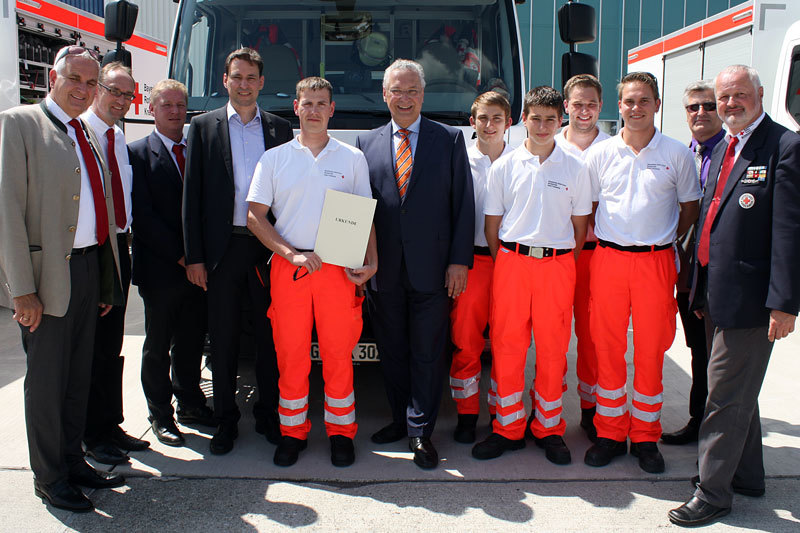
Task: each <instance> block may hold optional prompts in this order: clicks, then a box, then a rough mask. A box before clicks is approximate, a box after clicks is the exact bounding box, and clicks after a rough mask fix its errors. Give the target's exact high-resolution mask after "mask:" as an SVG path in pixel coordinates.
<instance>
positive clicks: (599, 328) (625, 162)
mask: <svg viewBox="0 0 800 533" xmlns="http://www.w3.org/2000/svg"><path fill="white" fill-rule="evenodd" d="M618 92H619V110H620V114H621V115H622V119H623V120H624V121H625V127H624V128H623V129H622V130H621V131H620V133H619V135H617V136H616V137H614V138H612V139H608V140H607V141H604V142H602V143H600V144H598V145H596V146H594V147H592V148H591V149H590V150H589V153H588V154H587V157H586V165H587V168H588V170H589V176H590V178H591V181H592V199H593V200H594V206H595V209H596V214H595V233H596V234H597V238H598V247H597V249H596V250H595V252H594V257H592V266H591V268H592V278H591V282H590V283H591V286H590V291H591V310H590V316H591V319H590V320H591V330H592V340H593V341H594V343H595V349H596V350H597V368H598V380H597V413H596V415H595V417H594V423H595V427H596V428H597V437H598V438H597V441H596V443H595V444H594V445H593V446H592V447H591V448H589V450H588V451H587V452H586V456H585V458H584V462H585V463H586V464H587V465H590V466H605V465H607V464H608V463H609V462H611V460H612V459H613V458H614V457H616V456H618V455H624V454H625V453H626V451H627V439H628V438H629V437H630V439H631V454H632V455H634V456H636V457H638V458H639V466H640V467H641V468H642V470H644V471H645V472H650V473H659V472H663V471H664V458H663V456H662V455H661V452H659V450H658V446H657V445H656V441H658V439H659V437H660V436H661V423H660V421H659V420H660V418H661V405H662V401H663V400H662V393H663V386H662V383H661V374H662V370H663V366H664V352H666V351H667V349H668V348H669V347H670V346H671V345H672V341H673V339H674V338H675V314H676V313H677V310H678V308H677V304H676V302H675V282H676V280H677V271H676V268H675V251H674V250H673V241H675V238H676V234H677V235H678V236H680V235H683V234H684V233H685V232H686V231H687V230H688V229H689V227H690V226H691V225H692V223H694V221H695V220H696V219H697V214H698V211H699V206H698V203H697V200H698V199H699V198H700V186H699V182H698V180H697V171H696V170H695V165H694V158H693V157H692V153H691V152H690V151H689V149H688V148H687V147H686V145H684V144H682V143H680V142H678V141H676V140H674V139H671V138H669V137H666V136H664V135H661V133H660V132H659V131H658V130H657V129H656V127H655V126H654V122H653V117H654V116H655V113H656V112H657V111H658V108H659V106H660V105H661V101H660V100H659V98H658V83H657V82H656V79H655V77H653V75H651V74H649V73H646V72H633V73H630V74H628V75H626V76H625V77H624V78H622V81H621V82H620V84H619V91H618ZM631 316H633V349H634V354H633V365H634V381H633V401H632V402H631V408H630V413H629V412H628V405H627V404H628V397H627V394H626V383H627V364H626V361H625V352H626V351H627V346H628V323H629V320H630V318H631Z"/></svg>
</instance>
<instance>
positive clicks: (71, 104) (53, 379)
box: [0, 46, 125, 512]
mask: <svg viewBox="0 0 800 533" xmlns="http://www.w3.org/2000/svg"><path fill="white" fill-rule="evenodd" d="M99 68H100V65H99V64H98V62H97V58H96V57H95V55H94V53H93V52H90V51H88V50H86V49H85V48H83V47H80V46H69V47H65V48H63V49H61V50H60V51H59V53H58V54H57V55H56V60H55V64H54V66H53V70H52V71H50V75H49V77H50V86H51V88H52V89H51V91H50V94H49V95H48V96H47V98H46V99H45V100H44V101H43V102H42V103H41V104H40V105H34V106H20V107H17V108H14V109H11V110H9V111H6V112H4V113H0V305H2V306H4V307H8V308H11V309H13V310H14V320H16V321H17V322H19V325H20V329H21V332H22V346H23V348H24V349H25V353H26V355H27V365H28V367H27V373H26V375H25V385H24V390H25V423H26V429H27V435H28V451H29V453H30V462H31V469H32V470H33V474H34V492H35V494H36V495H37V496H39V497H40V498H42V500H44V501H47V502H49V503H50V504H52V505H53V506H54V507H58V508H61V509H68V510H70V511H78V512H80V511H90V510H91V509H92V508H93V505H92V502H91V500H89V499H88V498H87V497H86V496H84V495H83V493H82V492H81V491H80V490H79V489H78V488H77V485H80V486H84V487H89V488H105V487H117V486H120V485H122V484H123V483H124V482H125V480H124V479H123V477H122V476H120V475H118V474H110V473H107V472H99V471H97V470H95V469H94V468H92V467H91V466H90V465H89V464H88V463H87V462H86V461H85V460H84V458H83V450H82V448H81V439H82V438H83V431H84V425H85V421H86V402H87V398H88V393H89V381H90V376H91V366H92V345H93V341H94V333H95V323H96V321H97V316H98V304H99V305H100V312H102V313H107V312H108V311H109V310H110V309H111V305H110V304H121V303H122V294H121V285H120V281H119V265H118V264H117V262H116V258H117V257H118V255H117V240H116V239H115V238H113V236H114V235H115V234H116V224H115V223H114V217H113V216H109V213H114V203H113V202H114V200H113V194H111V193H110V191H111V190H112V187H111V180H110V174H109V172H108V170H107V167H106V165H105V162H104V159H103V157H102V156H101V155H100V154H99V153H98V152H97V150H95V149H94V148H93V145H92V144H90V141H89V139H92V138H93V134H92V133H91V131H90V128H88V127H86V125H85V124H84V123H83V122H81V121H80V120H79V119H78V116H79V115H80V114H81V113H82V112H83V111H85V110H86V108H87V107H88V106H89V104H91V103H92V99H93V98H94V94H95V89H96V86H97V79H98V73H99ZM87 137H88V139H87ZM96 143H97V140H96V138H95V139H94V146H97V144H96ZM104 189H105V191H108V192H105V193H104ZM109 236H111V237H112V238H109Z"/></svg>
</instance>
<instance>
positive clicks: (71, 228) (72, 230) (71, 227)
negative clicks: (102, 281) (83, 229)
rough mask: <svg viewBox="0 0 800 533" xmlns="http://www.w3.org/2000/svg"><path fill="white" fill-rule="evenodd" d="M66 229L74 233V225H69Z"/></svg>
mask: <svg viewBox="0 0 800 533" xmlns="http://www.w3.org/2000/svg"><path fill="white" fill-rule="evenodd" d="M67 229H69V232H70V233H75V226H70V227H69V228H67Z"/></svg>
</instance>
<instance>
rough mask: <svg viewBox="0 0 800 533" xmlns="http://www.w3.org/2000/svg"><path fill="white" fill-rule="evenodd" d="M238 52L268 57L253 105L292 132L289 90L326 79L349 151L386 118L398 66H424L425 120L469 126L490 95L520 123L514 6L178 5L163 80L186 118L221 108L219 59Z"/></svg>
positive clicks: (234, 1)
mask: <svg viewBox="0 0 800 533" xmlns="http://www.w3.org/2000/svg"><path fill="white" fill-rule="evenodd" d="M241 46H248V47H250V48H253V49H255V50H257V51H258V52H259V53H260V54H261V56H262V57H263V59H264V75H265V83H264V88H263V90H262V91H261V94H260V96H259V98H258V105H259V106H260V107H261V108H262V109H264V110H266V111H269V112H271V113H274V114H277V115H279V116H282V117H284V118H287V119H289V120H290V121H292V122H293V124H294V125H295V126H296V125H297V121H296V117H295V116H294V113H293V112H292V100H293V99H294V86H295V84H296V83H297V81H299V80H300V79H301V78H303V77H306V76H322V77H325V78H327V79H328V80H329V81H330V82H331V83H332V84H333V87H334V90H335V94H334V100H335V101H336V114H335V115H334V117H333V118H332V119H331V122H330V124H329V129H330V130H331V133H332V134H333V135H334V136H336V137H337V138H339V139H340V140H343V141H345V142H349V143H354V142H355V138H356V136H357V134H358V132H359V131H364V130H369V129H372V128H375V127H377V126H379V125H381V124H385V123H386V122H387V121H388V120H389V112H388V110H387V108H386V104H385V103H384V102H383V96H382V82H383V71H384V69H385V68H386V67H387V66H388V65H389V63H391V62H392V61H393V60H394V59H397V58H407V59H415V60H417V61H419V62H420V63H421V64H422V65H423V67H424V70H425V81H426V87H425V102H424V106H423V110H422V111H423V114H424V115H425V116H426V117H428V118H431V119H433V120H438V121H440V122H444V123H446V124H450V125H453V126H460V127H465V128H469V110H470V106H471V105H472V101H473V100H474V99H475V97H476V96H477V95H478V94H479V93H481V92H484V91H487V90H490V89H495V90H499V91H501V92H504V94H506V96H508V98H509V100H510V102H511V107H512V116H513V117H514V119H515V122H516V121H517V119H518V118H519V117H520V115H521V110H522V96H523V95H524V94H525V91H524V86H523V75H522V62H521V57H520V53H519V35H518V27H517V20H516V9H515V7H514V2H513V0H438V1H428V0H399V1H395V0H391V1H390V0H365V1H361V0H349V1H335V2H334V1H330V0H292V1H289V0H273V1H248V0H182V1H181V5H180V9H179V12H178V19H177V21H176V26H175V34H174V37H173V41H172V46H171V52H170V58H169V76H170V77H171V78H174V79H177V80H179V81H182V82H183V83H185V84H186V86H187V87H188V89H189V112H190V115H191V114H193V113H202V112H204V111H208V110H212V109H216V108H218V107H221V106H222V105H224V104H225V102H226V101H227V93H226V92H225V89H224V88H223V86H222V75H223V72H224V64H225V57H226V56H227V55H228V53H230V52H231V51H232V50H235V49H236V48H239V47H241ZM471 133H472V132H471V128H470V131H469V132H468V135H467V136H466V137H467V139H469V138H471V136H472V135H471ZM523 138H524V136H523ZM519 142H521V140H520V141H519Z"/></svg>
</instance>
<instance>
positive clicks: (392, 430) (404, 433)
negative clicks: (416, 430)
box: [370, 422, 408, 444]
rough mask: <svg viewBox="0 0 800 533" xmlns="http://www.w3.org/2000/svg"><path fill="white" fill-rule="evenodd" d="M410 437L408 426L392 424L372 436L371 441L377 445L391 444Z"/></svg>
mask: <svg viewBox="0 0 800 533" xmlns="http://www.w3.org/2000/svg"><path fill="white" fill-rule="evenodd" d="M406 437H408V427H407V426H406V425H404V424H403V425H401V424H396V423H394V422H392V423H391V424H389V425H388V426H384V427H382V428H381V429H379V430H378V431H376V432H375V433H373V434H372V436H371V437H370V440H371V441H372V442H374V443H375V444H389V443H390V442H397V441H399V440H402V439H404V438H406Z"/></svg>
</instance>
